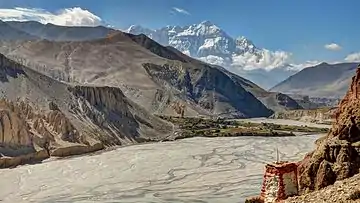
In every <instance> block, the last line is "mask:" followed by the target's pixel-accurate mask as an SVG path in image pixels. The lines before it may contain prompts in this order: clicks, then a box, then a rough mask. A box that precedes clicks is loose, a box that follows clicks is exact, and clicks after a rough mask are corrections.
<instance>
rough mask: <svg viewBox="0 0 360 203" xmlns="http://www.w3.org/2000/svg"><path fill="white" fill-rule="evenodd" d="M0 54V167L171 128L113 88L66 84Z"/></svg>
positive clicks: (149, 137) (159, 134) (148, 137)
mask: <svg viewBox="0 0 360 203" xmlns="http://www.w3.org/2000/svg"><path fill="white" fill-rule="evenodd" d="M0 59H1V60H0V75H1V81H0V96H1V98H2V99H1V100H0V155H1V158H0V167H11V166H16V165H18V164H22V163H27V162H33V161H39V160H42V159H45V158H48V157H49V156H69V155H77V154H82V153H87V152H92V151H97V150H100V149H103V148H106V147H108V146H115V145H124V144H131V143H138V142H144V141H159V140H162V139H164V138H165V137H167V136H168V135H169V134H170V133H171V132H172V131H173V127H172V125H171V124H169V123H167V122H165V121H163V120H161V119H159V118H157V117H155V116H153V115H151V114H150V113H148V112H147V111H145V110H144V109H143V108H141V107H139V106H138V105H137V104H135V103H134V102H132V101H130V100H129V99H128V98H126V96H125V95H124V94H123V93H122V91H121V90H120V89H119V88H114V87H97V86H72V85H68V84H65V83H61V82H58V81H56V80H53V79H51V78H49V77H47V76H45V75H42V74H40V73H38V72H36V71H34V70H31V69H29V68H27V67H24V66H22V65H19V64H17V63H15V62H13V61H11V60H9V59H7V58H5V57H4V56H2V55H0Z"/></svg>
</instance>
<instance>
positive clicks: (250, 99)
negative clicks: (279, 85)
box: [0, 22, 301, 117]
mask: <svg viewBox="0 0 360 203" xmlns="http://www.w3.org/2000/svg"><path fill="white" fill-rule="evenodd" d="M8 23H9V25H11V26H10V28H11V29H16V30H20V29H21V30H22V31H23V32H25V31H26V32H29V33H32V34H33V35H35V34H36V33H40V34H39V35H36V37H37V38H38V39H37V40H29V39H22V38H20V39H22V40H17V41H8V40H5V41H1V42H0V52H1V53H3V54H5V55H6V56H7V57H9V58H11V59H13V60H15V61H17V62H19V63H21V64H23V65H25V66H27V67H30V68H32V69H34V70H37V71H39V72H41V73H43V74H45V75H47V76H49V77H51V78H53V79H56V80H59V81H63V82H66V83H71V84H90V85H108V86H114V87H119V88H121V90H122V91H123V92H124V94H125V95H126V96H127V97H129V98H130V99H131V100H133V101H134V102H136V103H138V104H140V105H141V106H143V107H144V108H145V109H147V110H148V111H150V112H152V113H157V114H176V112H175V109H176V108H175V107H174V106H176V105H178V104H179V103H183V104H185V105H186V106H187V115H189V116H191V115H223V116H227V117H229V116H230V117H258V116H269V115H271V114H272V112H274V111H278V110H284V109H298V108H301V106H299V105H298V104H297V103H296V102H295V101H294V100H293V99H291V98H290V97H288V96H287V95H284V94H281V93H276V92H275V93H273V92H267V91H265V90H264V89H262V88H261V87H259V86H257V85H256V84H255V83H253V82H251V81H249V80H247V79H244V78H242V77H240V76H237V75H235V74H233V73H231V72H230V71H228V70H226V69H224V68H222V67H220V66H216V65H210V64H207V63H204V62H202V61H199V60H196V59H193V58H191V57H189V56H188V55H186V54H184V53H183V52H180V51H178V50H177V49H175V48H173V47H170V46H167V47H165V46H162V45H160V44H158V43H157V42H155V41H153V40H152V39H150V38H148V37H147V36H145V35H132V34H127V33H123V32H120V31H114V30H111V29H109V32H96V33H100V34H96V35H94V34H92V33H89V29H101V30H103V29H104V27H95V28H87V29H84V28H82V27H71V28H69V27H63V26H55V25H39V24H38V23H34V22H21V23H14V22H8ZM16 26H17V28H16ZM39 27H40V28H41V29H42V31H41V32H35V31H34V30H39V29H40V28H39ZM53 27H55V28H56V30H57V32H56V33H57V37H56V39H57V40H54V35H50V34H48V33H52V30H54V28H53ZM10 28H8V29H9V30H11V29H10ZM106 29H108V28H106ZM69 30H71V32H69ZM44 33H45V34H44ZM47 36H51V37H52V38H48V37H47ZM59 36H61V37H59ZM77 36H82V37H83V39H82V38H81V40H80V39H79V38H78V37H77ZM101 37H102V38H101ZM42 38H46V39H42ZM74 39H75V40H74ZM149 101H150V102H149Z"/></svg>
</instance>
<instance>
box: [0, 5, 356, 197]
mask: <svg viewBox="0 0 360 203" xmlns="http://www.w3.org/2000/svg"><path fill="white" fill-rule="evenodd" d="M0 9H1V8H0ZM173 9H174V8H173ZM23 10H24V9H23ZM175 10H176V9H175ZM22 12H25V11H22ZM83 14H84V13H83ZM183 14H184V13H183ZM46 15H50V13H47V14H46ZM46 15H45V16H46ZM189 16H190V15H189ZM0 19H1V14H0ZM75 19H76V18H75V17H74V18H72V20H67V23H71V22H72V21H73V20H75ZM95 19H96V18H95ZM86 22H88V21H86ZM89 22H92V21H91V20H90V21H89ZM290 55H291V54H290V53H286V52H284V51H281V50H277V51H270V50H267V49H265V48H260V47H258V46H255V44H254V43H253V42H252V41H251V40H250V39H248V38H246V37H244V36H240V37H234V36H230V35H229V34H228V33H227V32H225V31H224V30H223V29H222V28H220V27H219V26H217V25H216V24H214V23H212V22H210V21H202V22H200V23H197V24H189V25H182V26H166V27H162V28H158V29H150V28H149V29H148V28H145V27H142V26H139V25H133V26H130V27H129V28H128V29H122V30H120V29H117V28H115V27H111V26H105V24H99V25H98V24H97V25H96V26H66V25H56V24H53V23H47V24H43V23H40V22H37V21H17V20H16V19H15V20H8V21H1V20H0V180H1V181H0V188H1V189H0V202H6V203H13V202H19V203H22V202H24V203H26V202H119V201H121V202H226V203H228V202H244V201H245V199H246V198H248V197H253V196H257V195H259V192H260V191H261V184H262V180H263V177H264V176H263V175H264V174H263V172H264V165H266V164H267V163H273V162H275V161H289V162H296V176H295V179H296V183H297V184H298V186H297V188H296V190H297V191H298V193H296V194H298V195H300V196H299V197H293V198H290V199H288V201H295V202H296V201H297V200H299V201H301V200H303V199H306V200H307V201H310V200H309V199H311V194H316V196H321V194H318V191H319V190H322V189H323V188H324V187H326V186H331V185H332V184H334V183H335V181H343V180H344V179H346V178H351V177H352V176H353V175H355V174H357V173H358V172H359V168H360V165H359V163H360V162H359V161H360V158H359V157H360V155H359V150H360V147H359V146H360V145H359V143H360V127H359V126H358V123H357V121H358V120H359V118H360V117H359V110H358V109H359V108H358V107H359V106H360V104H359V102H358V96H359V90H358V88H359V86H360V82H359V81H360V69H359V68H360V66H357V64H356V63H354V62H346V63H333V64H329V63H325V62H324V63H314V62H311V63H309V64H318V65H312V66H310V67H302V68H301V70H300V69H299V66H297V65H296V64H293V63H290V60H288V59H287V57H289V56H290ZM277 57H280V58H277ZM355 72H356V75H355V76H353V75H354V73H355ZM349 86H350V88H349ZM341 98H343V99H341ZM277 159H280V160H277ZM356 177H357V176H355V178H356ZM353 182H354V181H352V182H350V183H349V184H353ZM282 184H283V183H282ZM280 185H281V184H280V183H279V184H278V187H279V188H280ZM333 189H334V188H330V189H329V191H332V190H333ZM312 192H314V193H312ZM267 195H269V194H267ZM309 195H310V198H309ZM270 196H271V195H270ZM266 198H268V197H266ZM271 198H272V197H270V199H271ZM325 198H328V197H325ZM274 201H275V200H274ZM276 201H277V200H276ZM276 201H275V202H276ZM314 201H315V202H316V201H317V200H314ZM261 203H263V201H262V202H261Z"/></svg>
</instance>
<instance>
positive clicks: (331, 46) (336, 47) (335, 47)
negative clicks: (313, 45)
mask: <svg viewBox="0 0 360 203" xmlns="http://www.w3.org/2000/svg"><path fill="white" fill-rule="evenodd" d="M324 47H325V49H328V50H330V51H339V50H341V48H342V47H341V46H340V45H338V44H335V43H331V44H325V46H324Z"/></svg>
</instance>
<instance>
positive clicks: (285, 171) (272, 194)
mask: <svg viewBox="0 0 360 203" xmlns="http://www.w3.org/2000/svg"><path fill="white" fill-rule="evenodd" d="M297 168H298V164H297V163H290V162H275V163H272V164H267V165H266V166H265V172H264V178H263V184H262V188H261V194H260V196H259V197H254V198H250V199H247V200H246V202H248V203H276V202H281V201H282V200H285V199H286V198H288V197H291V196H294V195H297V194H298V179H297Z"/></svg>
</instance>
